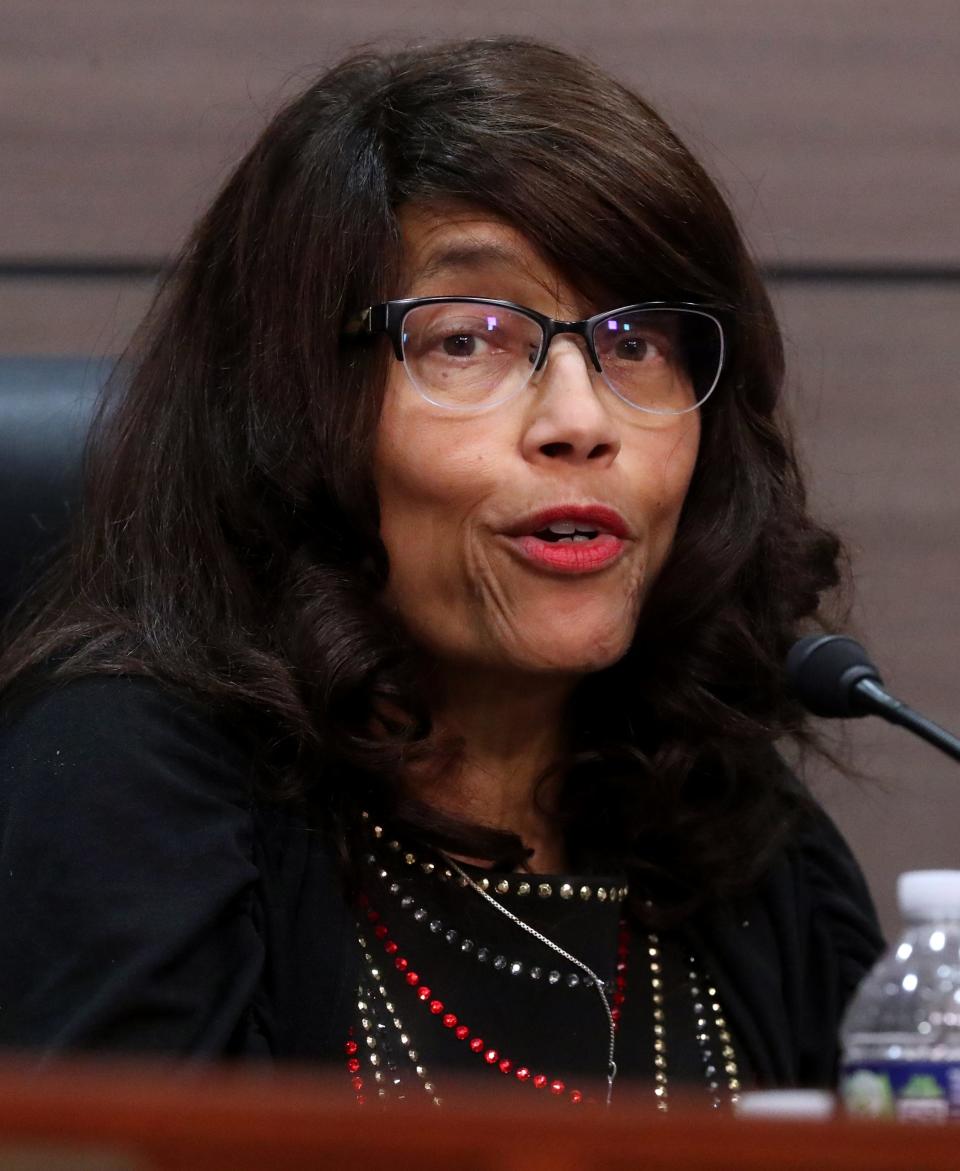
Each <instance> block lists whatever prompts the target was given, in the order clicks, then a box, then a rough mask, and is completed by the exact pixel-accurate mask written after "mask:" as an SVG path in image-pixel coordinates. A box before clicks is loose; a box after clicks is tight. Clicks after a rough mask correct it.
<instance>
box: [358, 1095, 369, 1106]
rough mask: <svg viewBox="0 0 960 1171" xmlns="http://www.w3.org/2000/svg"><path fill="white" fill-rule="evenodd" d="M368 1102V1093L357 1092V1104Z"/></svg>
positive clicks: (362, 1104) (364, 1104)
mask: <svg viewBox="0 0 960 1171" xmlns="http://www.w3.org/2000/svg"><path fill="white" fill-rule="evenodd" d="M366 1104H367V1095H366V1094H357V1105H358V1106H366Z"/></svg>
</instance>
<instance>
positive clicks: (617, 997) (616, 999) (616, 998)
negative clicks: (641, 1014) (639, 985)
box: [613, 992, 627, 1005]
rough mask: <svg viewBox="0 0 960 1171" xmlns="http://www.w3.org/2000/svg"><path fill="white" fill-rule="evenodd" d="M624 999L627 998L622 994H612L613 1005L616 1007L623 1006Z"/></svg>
mask: <svg viewBox="0 0 960 1171" xmlns="http://www.w3.org/2000/svg"><path fill="white" fill-rule="evenodd" d="M626 999H627V998H626V997H625V996H624V994H623V993H622V992H614V994H613V1003H614V1004H617V1005H619V1004H623V1002H624V1001H625V1000H626Z"/></svg>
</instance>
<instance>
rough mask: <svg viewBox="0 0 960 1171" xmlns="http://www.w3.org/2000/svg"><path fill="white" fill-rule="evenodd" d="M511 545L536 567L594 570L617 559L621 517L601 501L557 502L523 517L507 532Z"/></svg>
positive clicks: (621, 539)
mask: <svg viewBox="0 0 960 1171" xmlns="http://www.w3.org/2000/svg"><path fill="white" fill-rule="evenodd" d="M507 536H508V538H509V540H510V542H511V544H512V545H513V547H514V548H515V549H516V550H517V551H518V552H519V553H520V554H521V555H522V556H523V557H524V559H525V560H526V561H527V562H530V563H532V564H533V565H535V566H537V567H538V568H540V569H545V570H547V571H551V572H555V573H563V574H583V573H595V572H597V571H598V570H601V569H604V568H606V567H607V566H608V565H611V564H613V562H615V561H617V560H618V559H619V558H620V556H621V554H622V553H623V551H624V548H625V546H626V537H627V526H626V522H625V521H624V519H623V517H622V516H621V515H620V514H619V513H618V512H617V511H616V510H615V509H612V508H608V507H606V506H604V505H568V506H562V505H561V506H558V507H554V508H550V509H544V510H543V511H541V512H539V513H537V514H535V515H533V516H529V517H527V518H526V520H524V521H521V522H519V523H518V525H517V526H516V528H514V529H513V531H512V532H511V533H508V534H507Z"/></svg>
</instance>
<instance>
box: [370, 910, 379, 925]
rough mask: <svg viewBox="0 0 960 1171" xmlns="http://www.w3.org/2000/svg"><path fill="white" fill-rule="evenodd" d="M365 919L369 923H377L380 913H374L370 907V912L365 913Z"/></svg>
mask: <svg viewBox="0 0 960 1171" xmlns="http://www.w3.org/2000/svg"><path fill="white" fill-rule="evenodd" d="M367 918H368V919H369V920H370V922H371V923H377V922H378V921H379V919H380V913H379V911H375V910H374V909H373V907H371V908H370V910H369V911H367Z"/></svg>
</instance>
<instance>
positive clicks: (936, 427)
mask: <svg viewBox="0 0 960 1171" xmlns="http://www.w3.org/2000/svg"><path fill="white" fill-rule="evenodd" d="M775 299H776V301H777V304H778V309H779V311H780V315H781V319H782V321H783V325H784V329H785V331H786V334H787V339H788V353H789V357H790V360H791V368H792V375H791V380H790V381H791V389H790V397H791V399H792V403H791V405H792V410H793V413H794V416H795V418H796V420H797V425H798V433H799V437H800V440H801V444H802V450H803V452H804V453H805V457H806V462H807V465H808V468H809V471H810V476H811V481H812V486H813V498H814V505H815V508H816V510H817V512H818V514H819V515H821V516H823V517H824V519H826V520H827V521H829V522H830V523H831V524H832V525H834V526H835V527H836V528H837V529H838V530H839V532H840V533H841V535H842V536H843V537H844V538H845V539H846V541H847V543H848V547H849V549H850V552H851V556H852V566H853V584H854V589H855V597H856V607H855V610H854V614H853V623H852V631H853V633H854V634H855V635H856V636H858V637H860V638H861V639H862V641H863V642H864V643H865V644H866V645H867V646H868V648H869V649H870V650H871V651H872V652H873V655H874V659H875V661H876V663H877V665H878V666H879V668H880V670H881V673H882V674H883V676H884V678H885V680H886V682H887V684H888V686H889V687H890V689H891V690H892V691H893V692H894V694H897V695H899V696H900V697H901V698H902V699H904V700H906V701H907V702H908V703H910V704H912V705H913V706H915V707H917V708H919V709H920V710H921V711H923V712H924V713H925V714H927V715H929V716H930V717H931V718H932V719H934V720H936V721H937V722H939V723H942V724H944V725H945V726H946V727H948V728H950V729H951V730H953V731H954V732H955V733H958V734H960V650H958V648H960V588H958V582H960V461H958V459H957V453H958V451H960V412H958V411H957V409H956V395H957V373H958V371H960V334H958V331H957V325H956V323H957V321H958V320H960V287H958V286H956V285H946V284H945V285H942V286H936V285H932V286H929V287H925V288H916V287H913V288H910V287H906V288H903V287H890V288H869V287H867V288H842V287H834V288H824V287H803V288H796V287H794V288H789V289H786V288H782V289H780V290H775ZM828 731H830V733H831V737H832V738H833V739H835V740H836V741H837V742H838V744H839V746H840V747H841V748H844V747H845V748H846V750H847V751H848V755H849V760H850V762H851V763H852V764H853V765H854V766H855V767H856V768H857V769H858V770H860V772H862V774H863V778H864V779H863V781H862V782H857V781H854V780H846V779H844V778H842V777H840V776H837V775H835V774H832V773H831V772H830V771H829V770H827V769H825V768H820V769H818V770H816V773H817V775H818V777H819V784H818V791H819V792H820V793H821V795H822V796H823V798H824V799H825V801H826V803H827V805H828V807H829V808H830V809H831V811H832V812H833V813H834V814H835V815H836V817H837V819H838V821H839V822H840V824H841V826H842V827H843V829H844V830H845V831H846V832H847V834H848V835H849V837H850V840H851V842H852V843H853V844H854V847H855V849H856V852H857V854H858V856H859V857H860V858H861V860H862V862H863V864H864V867H865V869H866V871H867V874H868V876H869V878H870V881H871V885H872V886H873V889H874V892H875V894H876V897H877V901H878V903H879V905H880V908H881V911H882V914H883V918H884V921H885V923H886V924H887V926H888V929H890V930H892V929H893V927H894V925H895V924H896V922H897V913H896V904H895V890H894V887H895V879H896V875H897V874H898V873H900V872H901V871H903V870H907V869H919V868H925V867H948V868H949V867H960V844H958V827H960V770H958V768H957V766H956V764H954V763H952V762H951V761H949V760H948V759H947V758H946V757H944V756H941V754H940V753H938V752H936V751H935V750H934V749H933V748H930V747H929V746H927V745H925V744H923V743H922V742H920V741H918V740H916V739H914V738H913V737H912V736H910V735H908V734H907V733H906V732H903V731H900V730H898V729H888V728H887V727H886V726H884V725H883V724H881V723H880V721H874V720H869V721H867V720H864V721H856V722H851V723H849V724H847V725H837V726H836V727H835V729H833V728H831V729H828Z"/></svg>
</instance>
